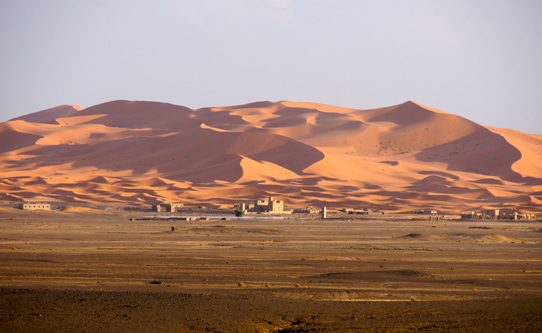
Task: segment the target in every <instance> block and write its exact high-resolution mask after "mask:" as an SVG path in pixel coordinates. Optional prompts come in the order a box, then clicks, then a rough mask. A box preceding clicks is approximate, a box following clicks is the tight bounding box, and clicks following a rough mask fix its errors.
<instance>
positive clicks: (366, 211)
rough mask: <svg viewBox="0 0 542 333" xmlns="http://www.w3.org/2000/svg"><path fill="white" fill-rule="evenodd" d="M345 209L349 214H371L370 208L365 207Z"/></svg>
mask: <svg viewBox="0 0 542 333" xmlns="http://www.w3.org/2000/svg"><path fill="white" fill-rule="evenodd" d="M343 211H344V212H345V213H347V214H355V215H369V213H370V210H369V209H368V208H363V209H354V208H345V209H343Z"/></svg>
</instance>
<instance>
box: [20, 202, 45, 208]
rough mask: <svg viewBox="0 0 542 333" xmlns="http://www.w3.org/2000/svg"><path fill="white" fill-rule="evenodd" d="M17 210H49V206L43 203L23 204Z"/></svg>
mask: <svg viewBox="0 0 542 333" xmlns="http://www.w3.org/2000/svg"><path fill="white" fill-rule="evenodd" d="M19 208H21V209H23V210H51V204H48V203H44V202H25V203H22V204H21V205H20V206H19Z"/></svg>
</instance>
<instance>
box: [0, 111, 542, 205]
mask: <svg viewBox="0 0 542 333" xmlns="http://www.w3.org/2000/svg"><path fill="white" fill-rule="evenodd" d="M0 170H1V171H0V172H1V177H0V200H30V199H32V200H48V201H68V202H80V203H90V204H95V203H102V204H103V203H109V204H111V205H115V204H119V205H136V204H150V203H152V202H156V201H159V200H175V201H177V200H182V201H185V202H187V203H203V202H210V203H219V204H231V203H233V202H236V201H239V200H245V199H252V198H254V197H257V196H264V195H274V196H278V197H282V198H284V199H285V200H286V201H287V204H290V205H291V206H296V205H297V206H302V205H307V204H311V205H320V204H326V205H328V206H332V207H338V208H339V207H368V208H376V209H385V210H394V211H402V210H411V209H414V208H416V207H436V208H441V209H450V210H463V209H467V208H469V207H472V208H478V207H491V206H497V207H513V208H520V209H525V210H541V209H542V208H541V204H542V136H540V135H529V134H525V133H521V132H517V131H513V130H508V129H496V128H488V127H484V126H482V125H479V124H476V123H474V122H472V121H470V120H468V119H465V118H462V117H460V116H457V115H453V114H450V113H446V112H443V111H440V110H437V109H434V108H431V107H427V106H424V105H422V104H419V103H416V102H412V101H408V102H405V103H402V104H399V105H394V106H390V107H384V108H379V109H371V110H360V109H351V108H344V107H337V106H331V105H324V104H318V103H300V102H290V101H281V102H267V101H263V102H255V103H250V104H245V105H236V106H227V107H212V108H202V109H197V110H192V109H190V108H187V107H183V106H178V105H172V104H166V103H158V102H144V101H112V102H108V103H103V104H99V105H95V106H92V107H89V108H86V109H82V108H80V107H76V106H69V105H62V106H58V107H55V108H52V109H48V110H44V111H39V112H35V113H32V114H29V115H27V116H22V117H19V118H16V119H13V120H11V121H8V122H5V123H0Z"/></svg>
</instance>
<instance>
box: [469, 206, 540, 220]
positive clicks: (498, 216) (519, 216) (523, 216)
mask: <svg viewBox="0 0 542 333" xmlns="http://www.w3.org/2000/svg"><path fill="white" fill-rule="evenodd" d="M535 218H536V215H535V214H530V213H522V212H519V211H515V210H511V209H503V210H500V209H485V210H481V211H468V212H463V213H462V214H461V219H462V220H514V221H517V220H534V219H535Z"/></svg>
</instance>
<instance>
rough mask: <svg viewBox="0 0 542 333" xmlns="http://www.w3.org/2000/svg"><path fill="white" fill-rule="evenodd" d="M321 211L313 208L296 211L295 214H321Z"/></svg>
mask: <svg viewBox="0 0 542 333" xmlns="http://www.w3.org/2000/svg"><path fill="white" fill-rule="evenodd" d="M320 211H321V209H319V208H316V207H312V206H308V207H304V208H295V209H294V213H296V214H319V213H320Z"/></svg>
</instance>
